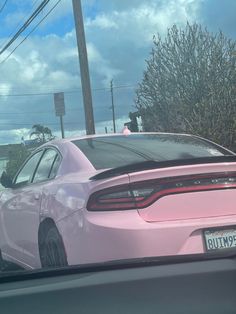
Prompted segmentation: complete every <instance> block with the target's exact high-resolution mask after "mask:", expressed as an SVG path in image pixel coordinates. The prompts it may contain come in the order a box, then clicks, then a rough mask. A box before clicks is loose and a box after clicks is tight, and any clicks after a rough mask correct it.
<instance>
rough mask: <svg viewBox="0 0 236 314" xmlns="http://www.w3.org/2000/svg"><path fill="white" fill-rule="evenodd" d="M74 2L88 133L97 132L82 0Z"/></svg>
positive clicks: (74, 0)
mask: <svg viewBox="0 0 236 314" xmlns="http://www.w3.org/2000/svg"><path fill="white" fill-rule="evenodd" d="M72 3H73V11H74V19H75V30H76V38H77V45H78V52H79V62H80V76H81V85H82V92H83V101H84V112H85V124H86V133H87V134H95V126H94V116H93V102H92V93H91V84H90V76H89V65H88V55H87V47H86V40H85V31H84V22H83V13H82V6H81V0H72Z"/></svg>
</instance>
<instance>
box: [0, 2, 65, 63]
mask: <svg viewBox="0 0 236 314" xmlns="http://www.w3.org/2000/svg"><path fill="white" fill-rule="evenodd" d="M60 2H61V0H58V1H57V2H56V4H55V5H54V6H53V7H52V8H51V9H50V10H49V11H48V13H47V14H46V15H45V16H44V17H43V18H42V19H41V20H40V21H39V22H38V23H37V24H36V25H35V27H34V28H33V29H32V30H31V31H30V32H29V33H28V35H27V36H25V38H24V39H23V40H22V41H21V42H20V43H19V44H18V45H17V46H16V47H15V48H14V49H13V50H12V52H11V53H9V54H8V55H7V56H6V58H5V59H3V60H2V61H1V62H0V65H1V64H3V63H4V62H5V61H7V59H8V58H9V57H10V56H11V55H12V54H13V53H14V52H15V51H16V49H17V48H18V47H19V46H20V45H21V44H23V42H24V41H26V39H27V38H28V37H29V36H30V35H31V34H32V33H33V32H34V31H35V30H36V28H37V27H38V26H39V25H40V24H41V23H42V22H43V21H44V20H45V19H46V18H47V17H48V15H49V14H50V13H51V12H52V11H53V10H54V9H55V8H56V6H57V5H58V4H59V3H60Z"/></svg>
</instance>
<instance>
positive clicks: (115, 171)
mask: <svg viewBox="0 0 236 314" xmlns="http://www.w3.org/2000/svg"><path fill="white" fill-rule="evenodd" d="M225 162H236V155H227V156H213V157H199V158H190V159H177V160H166V161H155V160H147V161H143V162H139V163H134V164H128V165H125V166H121V167H117V168H112V169H108V170H105V171H103V172H100V173H98V174H96V175H95V176H93V177H91V178H90V180H101V179H107V178H112V177H116V176H120V175H122V174H127V173H131V172H136V171H144V170H151V169H158V168H169V167H176V166H189V165H199V164H212V163H225Z"/></svg>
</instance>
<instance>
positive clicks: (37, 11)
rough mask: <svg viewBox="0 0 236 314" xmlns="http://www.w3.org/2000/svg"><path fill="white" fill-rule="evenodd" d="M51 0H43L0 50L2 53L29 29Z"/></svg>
mask: <svg viewBox="0 0 236 314" xmlns="http://www.w3.org/2000/svg"><path fill="white" fill-rule="evenodd" d="M49 1H50V0H43V2H42V3H41V4H40V5H39V6H38V7H37V9H36V10H35V11H34V12H33V13H32V14H31V16H30V17H29V18H28V19H27V21H26V22H25V23H24V24H23V25H22V26H21V27H20V29H19V30H18V31H17V32H16V33H15V35H14V36H13V37H12V38H11V39H10V40H9V41H8V43H7V44H6V45H5V46H4V47H3V48H2V49H1V50H0V55H1V54H2V53H3V52H4V51H5V50H7V48H9V47H10V46H11V45H12V44H13V43H14V41H16V39H17V38H18V37H19V36H20V35H21V34H22V33H23V32H24V31H25V30H26V29H27V27H28V26H29V25H30V24H31V23H32V22H33V20H34V19H35V18H36V17H37V16H38V15H39V14H40V12H41V11H42V10H43V9H44V8H45V7H46V5H47V4H48V3H49Z"/></svg>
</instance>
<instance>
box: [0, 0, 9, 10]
mask: <svg viewBox="0 0 236 314" xmlns="http://www.w3.org/2000/svg"><path fill="white" fill-rule="evenodd" d="M7 2H8V0H5V1H4V3H3V5H2V6H1V8H0V13H2V11H3V10H4V8H5V6H6V4H7Z"/></svg>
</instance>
